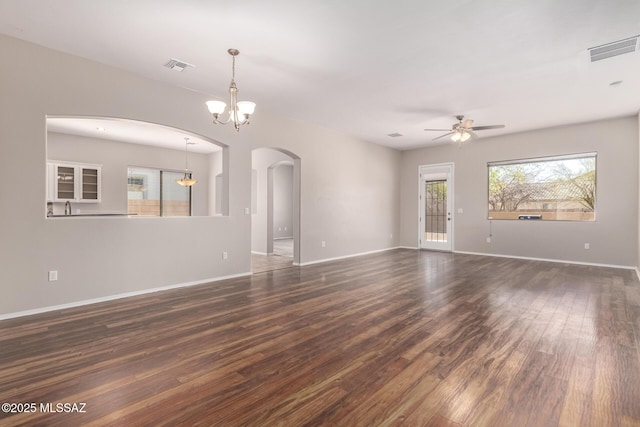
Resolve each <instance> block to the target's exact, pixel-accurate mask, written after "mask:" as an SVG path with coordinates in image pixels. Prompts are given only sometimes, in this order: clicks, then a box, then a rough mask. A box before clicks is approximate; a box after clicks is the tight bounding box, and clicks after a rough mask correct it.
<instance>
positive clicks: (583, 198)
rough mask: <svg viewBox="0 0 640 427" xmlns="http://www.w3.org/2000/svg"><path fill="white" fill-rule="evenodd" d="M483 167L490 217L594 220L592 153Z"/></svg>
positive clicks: (594, 183)
mask: <svg viewBox="0 0 640 427" xmlns="http://www.w3.org/2000/svg"><path fill="white" fill-rule="evenodd" d="M487 166H488V170H489V171H488V177H489V186H488V187H489V200H488V202H489V218H490V219H539V220H543V221H594V220H595V213H596V211H595V207H596V153H586V154H576V155H569V156H555V157H544V158H538V159H529V160H514V161H506V162H491V163H488V165H487Z"/></svg>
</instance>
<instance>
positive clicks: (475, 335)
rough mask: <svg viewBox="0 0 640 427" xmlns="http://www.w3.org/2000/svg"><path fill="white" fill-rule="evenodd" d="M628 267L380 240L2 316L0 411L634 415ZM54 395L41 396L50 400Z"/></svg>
mask: <svg viewBox="0 0 640 427" xmlns="http://www.w3.org/2000/svg"><path fill="white" fill-rule="evenodd" d="M639 333H640V288H639V284H638V280H637V278H636V276H635V272H633V271H631V270H620V269H611V268H598V267H590V266H578V265H567V264H557V263H545V262H535V261H526V260H516V259H505V258H490V257H481V256H472V255H461V254H448V253H429V252H419V251H415V250H393V251H389V252H385V253H380V254H374V255H369V256H362V257H357V258H352V259H348V260H342V261H336V262H331V263H324V264H317V265H313V266H308V267H302V268H297V267H292V268H288V269H283V270H277V271H273V272H267V273H261V274H256V275H254V276H253V277H247V278H239V279H233V280H227V281H223V282H217V283H212V284H210V285H202V286H194V287H191V288H185V289H179V290H172V291H166V292H162V293H155V294H151V295H146V296H141V297H134V298H128V299H124V300H118V301H112V302H108V303H103V304H97V305H92V306H85V307H80V308H75V309H70V310H65V311H62V312H52V313H46V314H42V315H37V316H32V317H30V318H19V319H11V320H6V321H2V322H0V372H1V377H0V402H14V403H30V402H35V403H37V404H38V405H39V404H40V403H53V404H54V405H55V404H56V403H81V402H82V403H86V407H85V411H86V412H85V413H43V412H40V408H39V407H38V412H36V413H30V414H29V413H28V414H7V413H2V414H0V425H60V426H73V425H114V426H116V425H117V426H137V425H150V426H157V425H189V426H190V425H204V426H214V425H215V426H240V425H249V426H271V425H282V426H303V425H309V426H319V425H327V426H387V425H400V424H402V425H408V426H422V425H433V426H452V425H464V426H555V425H562V426H598V427H602V426H629V425H640V358H639V354H638V337H639V335H638V334H639ZM54 407H55V406H54Z"/></svg>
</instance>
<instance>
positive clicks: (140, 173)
mask: <svg viewBox="0 0 640 427" xmlns="http://www.w3.org/2000/svg"><path fill="white" fill-rule="evenodd" d="M127 195H128V196H127V205H128V212H129V214H135V215H141V216H160V171H159V170H155V169H145V168H129V176H128V192H127Z"/></svg>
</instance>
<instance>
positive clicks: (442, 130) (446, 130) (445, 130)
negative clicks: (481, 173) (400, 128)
mask: <svg viewBox="0 0 640 427" xmlns="http://www.w3.org/2000/svg"><path fill="white" fill-rule="evenodd" d="M425 130H427V131H436V132H449V131H451V129H425Z"/></svg>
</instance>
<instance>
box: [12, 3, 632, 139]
mask: <svg viewBox="0 0 640 427" xmlns="http://www.w3.org/2000/svg"><path fill="white" fill-rule="evenodd" d="M0 33H5V34H8V35H11V36H13V37H17V38H20V39H24V40H28V41H31V42H34V43H37V44H40V45H43V46H47V47H50V48H53V49H57V50H60V51H64V52H68V53H72V54H75V55H78V56H81V57H85V58H89V59H92V60H95V61H98V62H102V63H105V64H109V65H113V66H116V67H120V68H123V69H126V70H130V71H133V72H135V73H138V74H141V75H144V76H147V77H149V78H152V79H156V80H160V81H165V82H169V83H172V84H175V85H178V86H181V87H185V88H189V89H192V90H196V91H199V92H203V93H206V94H209V95H210V96H211V98H212V99H221V100H225V98H226V97H227V88H228V85H229V81H230V74H231V58H230V56H229V55H228V54H227V53H226V51H227V49H228V48H232V47H233V48H237V49H239V50H240V52H241V54H240V56H239V57H238V58H237V63H236V82H237V84H238V88H239V91H240V96H239V98H240V99H241V100H251V101H255V102H256V103H257V104H258V106H257V109H256V113H255V114H260V111H261V110H262V111H269V112H271V113H277V114H281V115H285V116H289V117H293V118H296V119H299V120H303V121H307V122H313V123H316V124H319V125H322V126H325V127H328V128H333V129H336V130H337V131H340V132H344V133H347V134H351V135H354V136H356V137H359V138H362V139H365V140H368V141H372V142H376V143H379V144H384V145H388V146H390V147H395V148H400V149H406V148H412V147H419V146H426V145H428V144H429V143H431V139H433V138H434V137H436V136H438V135H439V134H438V133H437V132H424V131H423V129H424V128H450V127H451V125H452V124H453V122H454V121H455V119H454V118H453V116H454V115H456V114H464V115H465V116H466V118H470V119H474V120H475V124H476V125H493V124H505V125H506V128H505V129H498V130H488V131H483V132H481V134H480V135H481V136H483V135H484V136H487V135H500V134H506V133H511V132H520V131H525V130H530V129H536V128H542V127H549V126H555V125H562V124H569V123H578V122H584V121H590V120H597V119H603V118H609V117H617V116H624V115H631V114H636V113H637V112H638V109H639V107H640V101H639V99H640V97H639V96H638V94H640V53H629V54H626V55H622V56H618V57H615V58H612V59H608V60H603V61H599V62H595V63H590V62H589V59H588V51H587V49H588V48H590V47H594V46H598V45H601V44H605V43H609V42H613V41H616V40H620V39H624V38H627V37H631V36H635V35H638V34H640V1H638V0H608V1H604V0H562V1H560V0H526V1H525V0H413V1H411V0H395V1H393V2H392V1H380V0H323V1H318V0H295V1H294V0H271V1H264V0H236V1H217V0H208V1H205V0H179V1H178V0H135V1H130V0H92V1H86V0H56V1H48V0H1V1H0ZM171 58H177V59H180V60H182V61H185V62H188V63H190V64H194V65H195V68H190V69H187V71H185V72H182V73H179V72H176V71H172V70H169V69H167V68H165V67H163V64H164V63H166V62H167V61H168V60H169V59H171ZM5 66H8V65H5ZM620 80H621V81H622V84H619V85H616V86H610V83H612V82H614V81H620ZM202 108H203V109H204V108H205V106H204V105H203V106H202ZM393 132H399V133H401V134H403V135H404V136H402V137H399V138H391V137H388V136H387V134H390V133H393ZM438 142H440V141H438Z"/></svg>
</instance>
